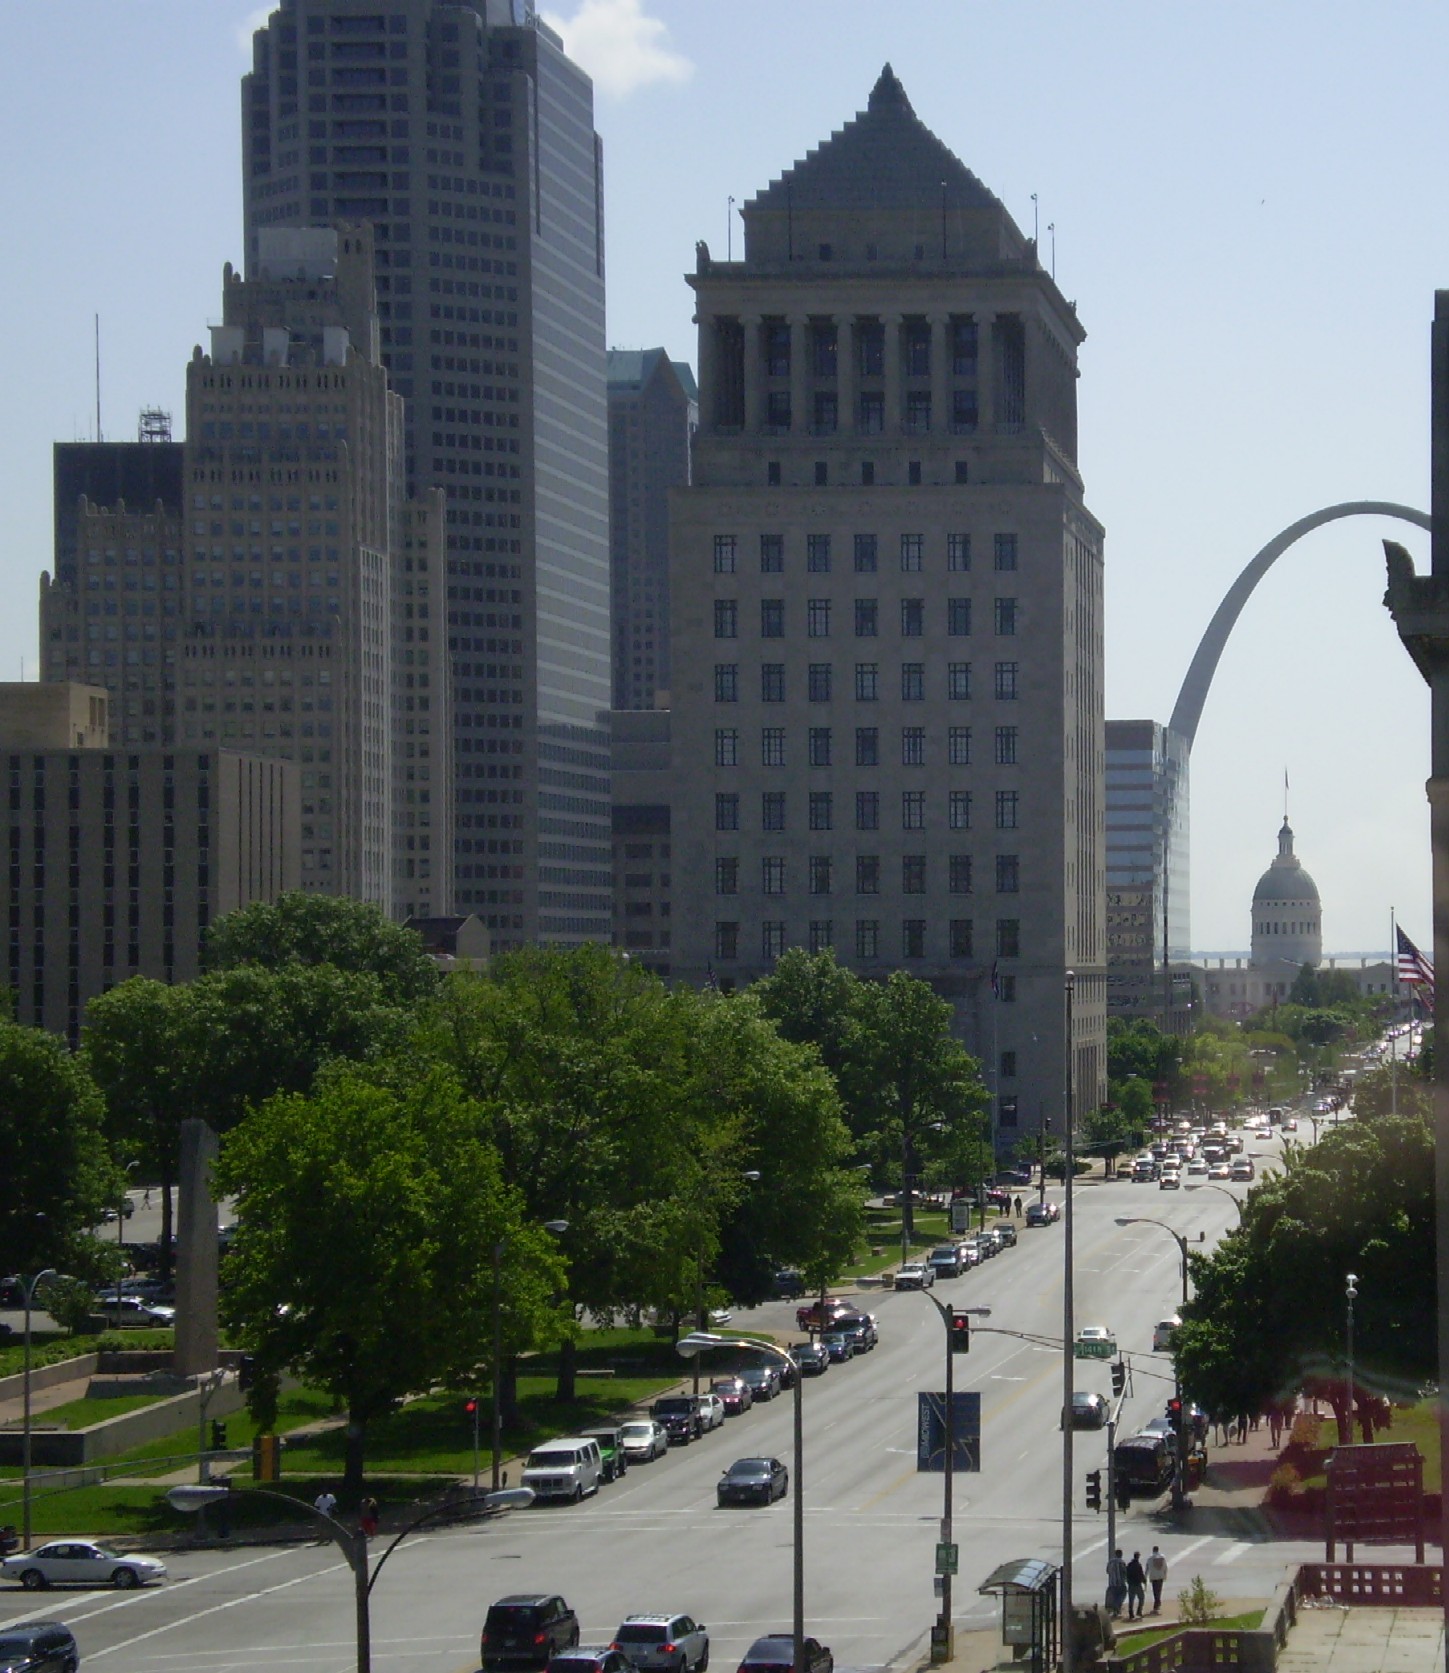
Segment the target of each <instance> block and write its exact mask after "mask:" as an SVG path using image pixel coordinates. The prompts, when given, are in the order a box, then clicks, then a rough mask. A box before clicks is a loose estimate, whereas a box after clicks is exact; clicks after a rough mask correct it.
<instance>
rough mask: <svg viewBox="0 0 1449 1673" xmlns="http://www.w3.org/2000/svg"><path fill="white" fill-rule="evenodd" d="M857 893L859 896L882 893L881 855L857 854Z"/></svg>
mask: <svg viewBox="0 0 1449 1673" xmlns="http://www.w3.org/2000/svg"><path fill="white" fill-rule="evenodd" d="M855 892H856V894H858V895H878V894H879V893H880V855H879V854H857V855H856V856H855Z"/></svg>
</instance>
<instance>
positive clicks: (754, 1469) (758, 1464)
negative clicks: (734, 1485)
mask: <svg viewBox="0 0 1449 1673" xmlns="http://www.w3.org/2000/svg"><path fill="white" fill-rule="evenodd" d="M769 1469H770V1461H769V1459H768V1458H739V1459H736V1461H735V1462H734V1463H733V1464H731V1465H730V1467H729V1470H728V1472H727V1473H728V1474H730V1475H732V1476H747V1475H748V1476H754V1475H766V1474H768V1473H769Z"/></svg>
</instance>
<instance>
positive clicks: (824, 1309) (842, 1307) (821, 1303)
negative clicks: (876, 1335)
mask: <svg viewBox="0 0 1449 1673" xmlns="http://www.w3.org/2000/svg"><path fill="white" fill-rule="evenodd" d="M854 1311H855V1308H854V1307H853V1306H852V1305H851V1304H850V1302H848V1301H842V1300H841V1299H840V1297H839V1296H836V1295H823V1296H821V1297H820V1299H819V1300H818V1301H812V1302H811V1303H810V1304H809V1306H808V1307H798V1308H796V1310H795V1324H796V1326H797V1328H798V1329H800V1330H809V1331H821V1330H833V1329H834V1328H835V1326H836V1324H837V1322H838V1321H839V1320H840V1319H842V1318H843V1317H844V1316H845V1314H847V1313H853V1312H854Z"/></svg>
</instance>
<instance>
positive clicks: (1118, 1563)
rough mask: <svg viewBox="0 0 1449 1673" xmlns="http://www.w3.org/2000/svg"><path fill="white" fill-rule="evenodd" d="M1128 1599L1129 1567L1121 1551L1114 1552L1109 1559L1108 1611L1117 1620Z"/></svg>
mask: <svg viewBox="0 0 1449 1673" xmlns="http://www.w3.org/2000/svg"><path fill="white" fill-rule="evenodd" d="M1126 1599H1127V1565H1126V1564H1125V1563H1124V1562H1123V1561H1122V1553H1121V1551H1114V1552H1113V1553H1112V1555H1111V1556H1110V1557H1108V1559H1107V1600H1106V1601H1107V1610H1108V1612H1109V1613H1110V1615H1111V1617H1112V1619H1113V1620H1114V1621H1115V1620H1117V1619H1118V1618H1119V1617H1120V1615H1121V1613H1122V1605H1123V1603H1124V1602H1125V1601H1126Z"/></svg>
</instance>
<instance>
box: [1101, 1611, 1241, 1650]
mask: <svg viewBox="0 0 1449 1673" xmlns="http://www.w3.org/2000/svg"><path fill="white" fill-rule="evenodd" d="M1263 1614H1264V1611H1263V1610H1261V1609H1248V1610H1245V1611H1244V1612H1243V1613H1242V1614H1241V1615H1216V1616H1214V1617H1213V1619H1212V1620H1210V1621H1202V1622H1198V1623H1193V1624H1191V1625H1189V1623H1188V1622H1186V1621H1164V1622H1162V1623H1160V1624H1155V1625H1153V1626H1150V1627H1147V1628H1146V1629H1144V1630H1141V1631H1139V1630H1136V1629H1134V1628H1126V1629H1124V1628H1123V1627H1122V1625H1121V1623H1120V1622H1119V1623H1118V1625H1117V1653H1118V1654H1119V1655H1134V1654H1135V1653H1136V1652H1137V1651H1138V1650H1145V1649H1147V1647H1148V1646H1149V1645H1151V1644H1158V1643H1161V1641H1162V1640H1163V1639H1164V1638H1176V1636H1177V1635H1178V1633H1180V1632H1256V1631H1257V1629H1258V1628H1259V1627H1260V1626H1262V1624H1263Z"/></svg>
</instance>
